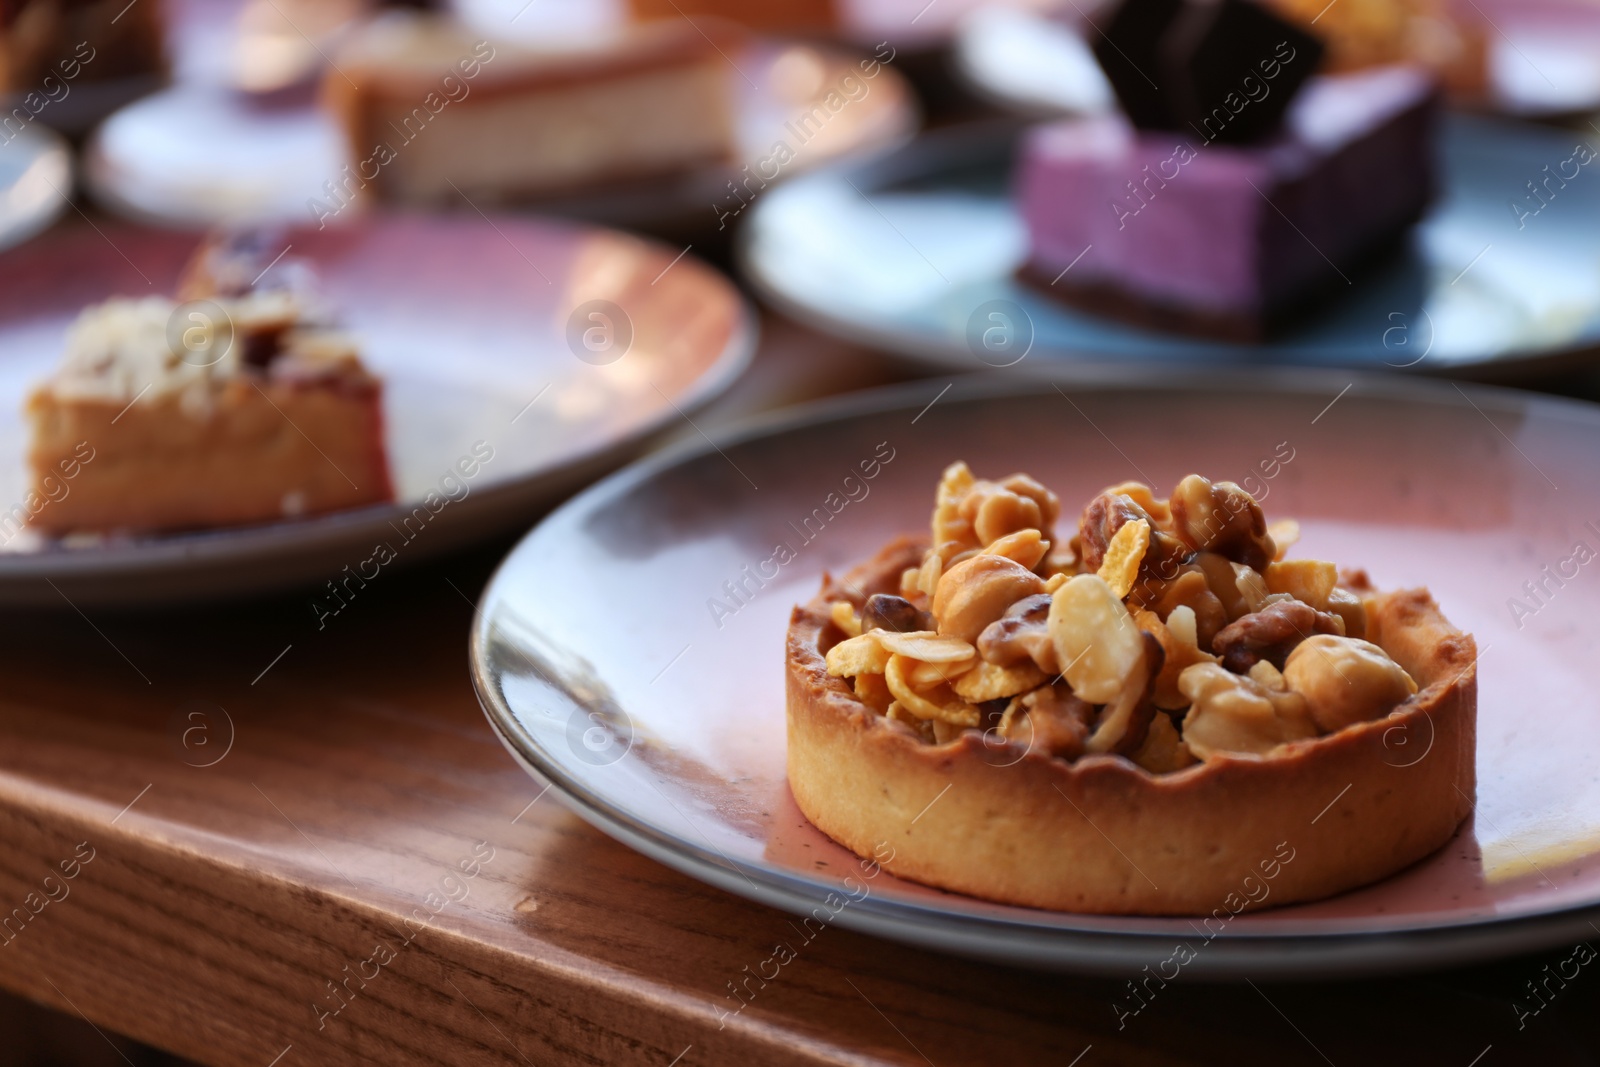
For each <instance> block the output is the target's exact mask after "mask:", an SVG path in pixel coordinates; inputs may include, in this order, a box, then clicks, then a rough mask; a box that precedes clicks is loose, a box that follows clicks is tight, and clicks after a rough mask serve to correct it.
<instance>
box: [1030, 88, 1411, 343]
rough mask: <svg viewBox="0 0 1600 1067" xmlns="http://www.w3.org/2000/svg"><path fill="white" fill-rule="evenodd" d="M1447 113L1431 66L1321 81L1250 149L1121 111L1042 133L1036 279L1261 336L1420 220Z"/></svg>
mask: <svg viewBox="0 0 1600 1067" xmlns="http://www.w3.org/2000/svg"><path fill="white" fill-rule="evenodd" d="M1435 111H1436V106H1435V91H1434V87H1433V83H1432V81H1431V80H1430V79H1429V78H1428V76H1427V75H1426V74H1425V73H1423V72H1422V71H1420V70H1415V69H1412V68H1409V67H1385V68H1380V69H1377V70H1371V71H1364V72H1362V73H1359V74H1347V75H1339V76H1335V77H1319V78H1313V79H1312V80H1311V81H1310V82H1309V83H1308V84H1307V86H1306V88H1305V91H1304V92H1303V93H1301V94H1300V96H1299V97H1298V98H1297V99H1296V100H1295V101H1294V103H1293V105H1292V106H1291V107H1290V109H1289V111H1288V114H1287V115H1286V116H1285V118H1284V123H1283V125H1282V127H1281V128H1280V129H1279V131H1278V132H1277V133H1276V134H1275V135H1274V136H1272V137H1271V138H1269V139H1267V140H1264V141H1262V142H1260V143H1258V144H1253V145H1246V146H1240V145H1224V144H1216V143H1209V142H1207V141H1206V140H1205V138H1204V137H1203V136H1199V135H1192V136H1184V134H1183V133H1182V132H1180V131H1164V130H1163V131H1155V130H1136V129H1134V128H1133V126H1132V125H1131V124H1130V123H1129V122H1128V121H1127V120H1126V119H1125V118H1123V117H1121V116H1120V115H1107V116H1097V117H1093V118H1083V119H1070V120H1067V121H1064V122H1058V123H1053V124H1051V125H1048V126H1044V127H1040V128H1038V129H1035V130H1033V131H1031V132H1030V134H1029V136H1028V137H1027V139H1026V141H1025V143H1024V145H1023V149H1022V158H1021V167H1020V177H1019V182H1020V189H1019V196H1018V199H1019V203H1020V206H1021V210H1022V216H1023V218H1024V220H1025V221H1026V224H1027V227H1028V233H1029V236H1030V244H1031V253H1030V260H1029V264H1028V268H1027V273H1028V276H1029V278H1030V280H1032V281H1035V282H1037V283H1038V284H1040V285H1042V286H1043V287H1045V288H1047V289H1048V290H1049V291H1051V292H1052V293H1055V294H1057V295H1059V296H1060V297H1061V298H1062V299H1064V300H1067V301H1068V302H1071V303H1074V304H1079V305H1081V306H1084V307H1086V308H1088V309H1090V310H1094V311H1098V312H1103V313H1107V314H1112V315H1115V316H1117V317H1119V318H1126V319H1129V320H1131V321H1135V322H1138V323H1141V324H1146V325H1151V326H1156V327H1160V328H1165V329H1176V330H1182V331H1186V332H1194V333H1202V334H1207V335H1211V336H1217V337H1223V338H1227V339H1232V340H1242V341H1255V340H1259V339H1261V337H1263V336H1264V335H1266V334H1267V333H1270V332H1271V331H1272V330H1274V329H1275V328H1277V327H1280V326H1281V325H1282V324H1283V322H1284V320H1285V319H1286V318H1287V317H1289V316H1291V315H1293V314H1294V313H1295V312H1296V311H1299V310H1301V309H1303V308H1304V307H1306V306H1307V305H1309V304H1312V303H1314V302H1316V301H1317V300H1319V299H1320V298H1323V297H1326V296H1328V295H1330V294H1333V293H1337V292H1338V291H1339V290H1342V289H1346V288H1348V287H1349V286H1350V285H1351V284H1352V279H1354V277H1355V276H1356V275H1357V274H1358V273H1359V271H1360V269H1361V267H1362V266H1363V265H1364V264H1365V263H1366V262H1367V261H1370V260H1371V259H1373V258H1374V257H1375V255H1377V254H1379V253H1381V252H1383V251H1384V250H1386V249H1389V248H1391V247H1393V246H1394V245H1395V243H1396V241H1397V239H1398V238H1399V237H1400V236H1401V235H1402V234H1403V233H1404V232H1405V231H1406V229H1407V228H1408V227H1410V226H1411V225H1412V224H1413V223H1415V222H1416V221H1417V220H1418V219H1419V218H1421V216H1422V213H1423V211H1424V209H1425V208H1426V207H1427V204H1428V201H1429V199H1430V198H1431V196H1432V192H1433V186H1434V162H1433V136H1432V132H1433V125H1434V121H1435ZM1080 257H1081V258H1080ZM1069 266H1070V267H1071V270H1070V271H1069V270H1067V268H1068V267H1069ZM1064 271H1065V272H1066V273H1063V272H1064Z"/></svg>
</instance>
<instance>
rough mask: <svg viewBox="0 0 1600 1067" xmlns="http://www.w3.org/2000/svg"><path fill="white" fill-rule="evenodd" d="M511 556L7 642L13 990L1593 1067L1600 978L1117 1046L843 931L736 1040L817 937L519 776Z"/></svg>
mask: <svg viewBox="0 0 1600 1067" xmlns="http://www.w3.org/2000/svg"><path fill="white" fill-rule="evenodd" d="M776 392H777V393H782V394H784V395H785V397H786V398H787V397H790V396H792V395H793V390H792V389H790V390H784V389H778V390H776ZM506 547H507V546H505V545H496V546H489V547H487V548H486V549H484V550H482V551H479V552H476V553H473V554H469V555H466V556H461V557H457V558H456V559H453V560H451V561H448V562H446V563H443V564H439V565H436V566H432V567H427V568H423V569H417V570H412V571H399V572H396V573H394V574H389V573H387V572H386V573H385V575H384V577H383V579H382V581H381V582H374V583H373V584H372V586H371V587H370V588H369V589H367V590H364V591H363V592H362V594H361V596H360V598H359V599H357V600H355V601H353V602H352V605H351V607H350V608H349V609H348V610H346V611H345V612H343V613H341V614H340V615H339V616H337V617H336V618H332V619H330V620H328V623H327V626H326V627H325V628H324V629H321V630H318V629H317V625H316V619H315V616H314V614H313V612H312V611H311V610H310V608H309V606H308V603H307V602H306V600H305V598H304V597H294V596H287V597H285V598H283V599H279V600H273V601H264V602H257V603H250V604H240V605H234V606H231V607H227V608H216V609H205V610H182V611H169V612H162V613H150V612H146V613H141V614H113V613H96V614H95V615H94V617H93V618H89V617H85V616H84V615H82V614H81V613H78V612H77V611H75V610H73V609H72V608H70V607H69V606H67V605H63V606H62V610H61V611H59V612H56V613H53V614H36V615H29V616H21V617H13V618H9V619H5V620H0V678H3V679H4V684H3V686H0V917H3V916H4V915H5V914H7V913H12V909H14V908H22V909H23V921H21V922H20V923H19V921H18V920H16V919H15V918H13V920H12V926H11V927H10V928H9V929H7V931H6V933H5V934H3V935H0V938H3V939H4V940H3V941H0V986H4V987H5V988H6V989H8V990H11V991H13V992H15V993H18V994H20V995H22V996H25V997H27V998H30V999H32V1000H35V1001H37V1002H39V1003H41V1004H46V1005H50V1006H52V1007H56V1008H59V1009H61V1010H63V1011H66V1012H69V1013H73V1014H81V1015H83V1016H84V1017H86V1018H87V1019H89V1020H91V1021H92V1022H93V1023H94V1024H95V1025H96V1026H98V1027H101V1028H103V1029H105V1030H108V1031H115V1032H120V1033H123V1034H127V1035H130V1036H132V1037H135V1038H138V1039H140V1040H142V1041H145V1042H148V1043H151V1044H153V1045H156V1046H159V1047H161V1048H164V1049H167V1050H169V1051H171V1052H174V1053H177V1054H180V1055H183V1056H186V1057H190V1058H192V1059H195V1060H198V1061H201V1062H203V1063H207V1064H214V1065H244V1067H267V1065H269V1064H274V1063H276V1064H279V1065H282V1067H299V1065H304V1064H322V1063H330V1064H382V1065H411V1064H452V1065H453V1064H474V1065H475V1064H508V1065H517V1064H538V1065H540V1067H544V1065H552V1064H562V1065H564V1064H654V1065H658V1067H669V1065H672V1064H681V1065H683V1067H690V1065H713V1064H716V1065H735V1064H737V1065H741V1067H744V1065H749V1064H777V1065H787V1064H793V1065H800V1064H807V1065H810V1064H824V1063H839V1064H900V1065H920V1064H929V1065H932V1067H958V1065H964V1064H974V1065H976V1064H1010V1063H1029V1064H1032V1063H1040V1064H1057V1065H1061V1067H1069V1065H1072V1064H1081V1065H1082V1067H1094V1065H1098V1064H1114V1063H1121V1064H1188V1063H1266V1062H1271V1063H1274V1064H1295V1063H1307V1064H1322V1063H1336V1064H1346V1063H1354V1062H1432V1063H1444V1064H1452V1065H1460V1067H1466V1065H1468V1064H1469V1063H1471V1062H1473V1058H1474V1057H1475V1056H1478V1055H1479V1054H1480V1053H1482V1052H1483V1051H1484V1049H1485V1047H1486V1046H1492V1048H1491V1050H1490V1051H1489V1052H1488V1053H1487V1056H1486V1057H1485V1058H1484V1059H1483V1060H1482V1061H1481V1063H1482V1064H1483V1067H1492V1065H1493V1064H1496V1063H1513V1062H1542V1063H1567V1062H1574V1063H1576V1062H1589V1060H1588V1058H1587V1057H1588V1055H1589V1053H1588V1052H1586V1051H1585V1050H1586V1049H1588V1050H1592V1049H1593V1048H1594V1047H1596V1038H1597V1037H1600V1034H1597V1024H1596V1023H1595V1022H1594V1018H1595V1014H1594V1013H1593V1012H1591V1011H1589V1010H1588V1009H1589V1008H1590V1007H1591V1006H1592V1005H1593V1003H1594V997H1595V991H1596V990H1597V989H1600V978H1596V977H1595V976H1593V975H1589V974H1587V973H1581V974H1580V975H1579V977H1577V978H1575V979H1572V980H1571V981H1570V982H1569V983H1568V987H1567V988H1564V989H1562V990H1559V991H1558V992H1557V993H1556V994H1555V995H1554V996H1553V997H1552V999H1551V1003H1550V1006H1549V1008H1547V1009H1546V1010H1544V1011H1542V1012H1541V1013H1540V1014H1539V1015H1538V1016H1537V1017H1535V1018H1531V1019H1525V1020H1523V1022H1524V1023H1525V1024H1526V1025H1525V1027H1524V1028H1523V1029H1521V1030H1519V1029H1518V1028H1517V1023H1518V1018H1517V1015H1516V1013H1515V1012H1514V1011H1513V1009H1512V1000H1513V998H1517V997H1521V996H1524V993H1523V986H1524V983H1525V982H1526V981H1527V980H1538V979H1539V978H1540V977H1541V975H1542V973H1543V972H1541V970H1540V968H1542V967H1543V966H1544V965H1545V964H1546V963H1554V962H1555V961H1556V960H1559V959H1561V958H1563V957H1564V956H1565V955H1567V954H1566V953H1556V954H1549V955H1547V956H1544V957H1540V958H1538V959H1523V960H1513V961H1510V962H1508V963H1504V964H1501V965H1497V966H1495V967H1491V968H1481V969H1478V970H1475V971H1472V972H1466V973H1463V974H1459V975H1454V976H1438V975H1435V976H1428V977H1424V978H1422V979H1410V980H1403V981H1402V980H1396V981H1384V982H1367V983H1351V984H1342V985H1335V984H1308V985H1299V986H1261V987H1259V988H1258V987H1253V986H1250V985H1221V986H1207V985H1203V984H1200V983H1196V982H1190V981H1187V980H1184V979H1181V978H1180V979H1179V980H1177V981H1175V982H1173V983H1171V984H1170V985H1168V986H1167V987H1166V988H1164V989H1161V990H1159V992H1158V993H1157V995H1156V997H1155V998H1154V999H1153V1000H1152V1001H1151V1002H1150V1004H1149V1006H1148V1007H1147V1008H1146V1009H1145V1010H1144V1011H1143V1012H1141V1013H1140V1014H1139V1015H1138V1016H1136V1017H1133V1018H1129V1019H1126V1020H1124V1021H1123V1022H1124V1025H1123V1026H1122V1027H1120V1028H1119V1025H1118V1017H1117V1014H1116V1012H1115V1011H1114V1010H1113V1008H1112V1004H1113V1002H1114V1001H1117V1000H1119V999H1120V998H1121V997H1123V996H1124V995H1125V993H1126V990H1125V988H1124V986H1123V983H1122V982H1120V981H1105V980H1087V979H1076V978H1069V977H1062V976H1052V975H1042V974H1034V973H1029V972H1025V971H1019V970H1011V969H1006V968H1000V967H993V966H987V965H982V964H976V963H971V962H966V961H962V960H957V959H953V958H947V957H943V956H938V955H934V954H930V953H926V952H921V951H917V950H913V949H909V948H906V947H903V946H898V945H894V944H890V943H887V942H880V941H877V940H874V939H872V938H869V937H865V936H862V935H858V934H854V933H851V932H849V931H846V930H842V929H837V928H833V929H827V930H825V931H823V932H822V933H820V934H819V935H817V936H816V938H815V940H813V941H811V942H809V943H807V944H805V945H803V946H801V947H800V950H799V956H798V958H797V959H796V960H795V961H794V962H793V963H791V964H790V965H788V966H786V967H785V968H784V969H783V971H782V973H781V976H780V977H779V978H778V979H776V980H774V981H772V982H770V983H768V984H767V985H766V986H764V987H761V988H759V989H758V990H757V991H756V993H755V995H754V998H753V999H752V1000H751V1001H750V1003H749V1004H748V1006H747V1007H745V1008H744V1010H743V1011H741V1012H739V1013H737V1014H734V1015H728V1014H726V1013H727V1012H728V1011H729V1010H730V1009H731V1008H733V1007H735V1006H736V1003H737V1002H736V1001H735V1000H733V999H732V998H731V997H730V995H729V983H732V982H736V981H739V980H740V979H742V978H743V977H744V975H745V974H746V970H745V969H746V968H747V967H748V968H752V969H753V968H754V967H755V966H756V965H757V964H758V963H759V962H760V961H761V960H763V959H765V958H766V957H767V956H768V955H769V954H770V953H771V951H772V947H773V945H774V944H775V943H776V942H778V941H780V940H790V941H792V940H795V938H794V936H793V931H792V928H791V926H790V925H789V919H788V917H787V916H786V915H784V914H783V913H781V912H778V911H775V910H772V909H770V908H767V907H764V906H761V905H757V904H753V903H750V902H747V901H745V900H743V899H740V898H737V897H734V896H730V895H728V894H726V893H723V892H721V891H718V890H715V889H712V888H710V887H707V886H705V885H702V884H700V883H698V882H695V881H693V880H691V879H689V878H687V877H685V876H682V875H679V874H677V873H675V872H673V871H671V870H668V869H666V868H664V867H662V866H660V865H658V864H656V863H654V862H653V861H650V860H648V859H646V858H644V857H642V856H640V855H638V854H636V853H634V852H632V851H630V850H628V849H627V848H625V847H623V846H621V845H619V844H616V843H614V842H612V841H611V840H609V839H608V838H606V837H604V836H602V835H600V834H599V833H597V832H595V831H593V830H591V829H590V828H589V827H588V826H586V825H585V824H584V823H582V822H581V821H580V820H578V819H577V818H576V817H575V816H573V815H571V814H569V813H568V812H567V811H566V810H564V809H563V808H562V806H561V804H560V802H559V800H558V798H557V797H556V796H555V795H553V794H543V795H541V793H540V788H539V787H538V786H537V785H536V784H535V783H534V782H532V781H531V780H530V779H529V778H528V777H527V776H526V775H524V774H523V773H522V772H521V771H520V770H519V769H518V768H517V767H516V766H515V764H514V763H513V762H512V760H511V758H510V757H509V756H508V755H507V754H506V753H505V752H504V751H503V750H502V749H501V747H500V746H499V744H498V743H497V742H496V741H495V739H494V738H493V736H492V735H491V733H490V730H489V728H488V726H487V724H486V723H485V721H484V719H483V716H482V713H481V712H480V710H479V708H478V706H477V703H476V701H475V699H474V697H473V694H472V690H471V687H470V684H469V682H468V676H467V664H466V648H465V646H466V633H467V626H468V621H469V619H470V616H471V611H472V605H471V600H472V599H473V598H475V597H476V596H477V595H478V592H479V590H480V588H481V586H482V583H483V582H484V580H485V579H486V577H487V575H488V573H489V571H490V569H491V568H492V566H493V564H494V563H495V562H496V561H497V559H498V558H499V555H500V554H501V553H502V552H503V551H504V549H505V548H506ZM196 713H198V714H200V717H199V718H196V717H194V715H195V714H196ZM230 724H231V731H230ZM197 728H201V730H200V732H199V733H196V732H195V730H196V729H197ZM230 732H231V740H232V743H231V747H227V748H226V750H224V746H225V745H226V743H227V741H228V739H229V734H230ZM198 764H210V765H208V766H199V765H198ZM85 848H87V849H92V855H93V858H92V859H90V860H88V861H87V862H83V863H80V864H79V865H78V867H77V868H76V876H75V877H73V878H71V879H70V880H69V879H66V878H65V876H64V873H63V871H62V868H61V864H62V862H63V861H71V860H72V859H73V857H74V856H75V854H81V853H83V850H84V849H85ZM474 856H478V857H480V861H479V863H478V866H477V868H476V870H475V871H473V872H472V874H471V876H470V877H469V876H468V871H465V870H463V869H462V863H463V861H466V864H467V868H468V869H469V870H471V868H472V866H473V864H472V860H473V857H474ZM450 878H454V879H455V880H454V881H447V879H450ZM47 879H48V881H47ZM30 894H34V896H33V897H31V898H30ZM51 894H53V895H55V896H56V897H58V898H59V899H56V900H51V901H49V902H48V903H44V904H42V905H38V911H37V914H33V913H32V910H31V909H30V904H29V901H30V900H32V901H33V902H35V904H36V905H37V902H38V901H40V900H45V899H47V896H48V895H51ZM430 894H435V895H434V896H432V897H430ZM452 898H454V899H452ZM441 901H442V902H443V903H442V904H441V903H439V902H441ZM13 914H14V913H13ZM408 919H410V920H411V921H412V923H413V926H412V927H409V928H408V927H407V925H406V923H407V920H408ZM380 945H382V946H387V948H388V949H389V950H390V951H391V952H392V953H393V955H392V958H389V959H387V960H382V959H375V950H376V949H377V948H378V946H380ZM378 955H379V956H381V955H382V953H378ZM369 960H375V962H372V963H368V962H365V961H369ZM352 973H354V974H356V975H357V977H350V976H351V974H352ZM363 974H364V975H365V976H366V977H364V978H363V977H361V975H363ZM1128 977H1129V978H1133V977H1135V976H1133V975H1130V976H1128ZM341 983H348V984H347V985H344V986H342V987H341V990H342V991H341V992H340V993H338V994H335V993H334V992H332V990H333V988H334V987H335V986H340V984H341ZM341 1005H342V1006H341ZM336 1006H337V1007H339V1008H340V1010H338V1011H337V1013H334V1012H333V1011H332V1008H334V1007H336ZM0 1058H3V1056H0Z"/></svg>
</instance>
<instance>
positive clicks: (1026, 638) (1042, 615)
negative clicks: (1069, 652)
mask: <svg viewBox="0 0 1600 1067" xmlns="http://www.w3.org/2000/svg"><path fill="white" fill-rule="evenodd" d="M1049 617H1050V595H1049V594H1048V593H1035V594H1034V595H1033V596H1027V597H1023V598H1022V599H1021V600H1019V601H1017V602H1016V603H1015V604H1012V605H1011V606H1010V607H1009V608H1007V609H1006V610H1005V614H1003V615H1001V616H1000V617H999V618H998V619H996V620H995V621H994V622H991V623H990V624H989V625H988V626H985V627H984V628H983V633H981V634H979V635H978V642H977V644H978V654H979V655H980V656H982V657H983V658H984V659H985V660H987V661H988V662H990V663H993V664H995V665H997V666H1000V667H1012V666H1015V665H1016V664H1018V663H1021V662H1023V661H1025V660H1032V661H1033V662H1034V664H1035V665H1036V666H1037V667H1038V668H1039V669H1040V670H1042V671H1044V672H1045V673H1047V674H1051V675H1055V674H1059V673H1060V672H1061V665H1060V663H1058V662H1057V660H1056V646H1055V644H1054V642H1052V641H1051V640H1050V627H1049V625H1048V620H1049Z"/></svg>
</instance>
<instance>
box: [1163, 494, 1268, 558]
mask: <svg viewBox="0 0 1600 1067" xmlns="http://www.w3.org/2000/svg"><path fill="white" fill-rule="evenodd" d="M1169 503H1170V506H1171V508H1172V525H1173V530H1174V532H1175V533H1176V534H1177V535H1178V537H1179V538H1180V539H1181V540H1182V541H1183V542H1184V543H1185V544H1186V545H1188V546H1189V547H1190V548H1191V549H1193V550H1194V551H1196V552H1215V553H1217V554H1218V555H1221V556H1224V557H1226V558H1228V559H1230V560H1232V561H1233V562H1234V563H1243V564H1244V565H1245V566H1246V567H1249V568H1251V569H1252V570H1256V571H1261V570H1265V569H1266V566H1267V564H1268V563H1271V562H1272V560H1273V559H1274V558H1275V557H1276V556H1277V554H1278V549H1277V546H1276V545H1274V544H1273V543H1272V537H1271V536H1270V535H1269V534H1268V533H1267V520H1266V516H1264V515H1263V514H1262V513H1261V505H1260V504H1257V503H1256V499H1255V497H1253V496H1251V495H1250V494H1249V493H1247V492H1245V491H1244V490H1243V489H1242V488H1240V487H1239V486H1238V485H1235V484H1234V483H1233V482H1217V483H1215V484H1212V483H1211V482H1210V481H1208V480H1206V479H1205V478H1202V477H1200V475H1198V474H1191V475H1189V476H1188V477H1187V478H1185V479H1184V480H1183V481H1181V482H1179V483H1178V487H1177V488H1176V489H1174V490H1173V491H1172V499H1171V501H1170V502H1169Z"/></svg>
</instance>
